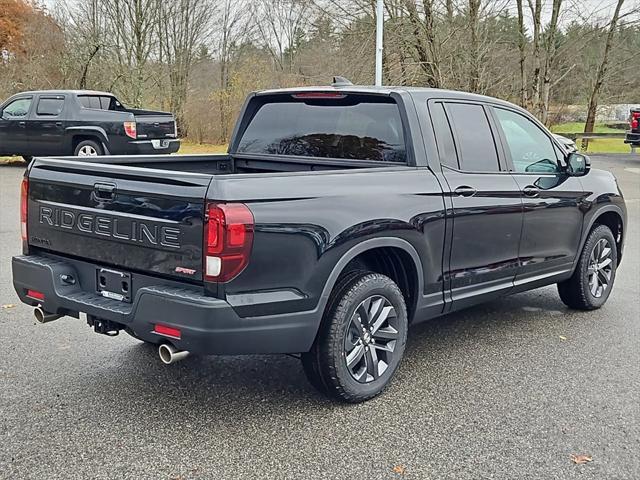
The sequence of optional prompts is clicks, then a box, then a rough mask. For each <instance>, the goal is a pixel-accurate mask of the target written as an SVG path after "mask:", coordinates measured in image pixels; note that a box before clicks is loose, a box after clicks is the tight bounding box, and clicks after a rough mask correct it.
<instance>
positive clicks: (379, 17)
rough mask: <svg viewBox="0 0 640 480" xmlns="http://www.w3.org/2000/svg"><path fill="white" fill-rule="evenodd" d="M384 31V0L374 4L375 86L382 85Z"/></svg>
mask: <svg viewBox="0 0 640 480" xmlns="http://www.w3.org/2000/svg"><path fill="white" fill-rule="evenodd" d="M383 31H384V0H378V4H377V5H376V86H377V87H381V86H382V40H383V37H384V35H383Z"/></svg>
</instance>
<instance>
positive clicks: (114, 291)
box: [96, 268, 132, 302]
mask: <svg viewBox="0 0 640 480" xmlns="http://www.w3.org/2000/svg"><path fill="white" fill-rule="evenodd" d="M96 286H97V291H98V294H99V295H102V296H103V297H106V298H110V299H112V300H119V301H121V302H131V290H132V288H131V274H130V273H125V272H120V271H118V270H111V269H108V268H98V269H97V270H96Z"/></svg>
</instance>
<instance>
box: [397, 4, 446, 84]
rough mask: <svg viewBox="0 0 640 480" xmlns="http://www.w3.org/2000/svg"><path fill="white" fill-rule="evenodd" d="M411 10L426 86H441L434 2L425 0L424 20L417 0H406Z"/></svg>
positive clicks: (415, 43)
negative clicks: (419, 11) (421, 17)
mask: <svg viewBox="0 0 640 480" xmlns="http://www.w3.org/2000/svg"><path fill="white" fill-rule="evenodd" d="M404 3H405V6H406V8H407V11H408V12H409V22H410V23H411V25H412V27H413V48H414V50H415V53H416V56H417V61H418V63H419V66H420V68H421V69H422V70H423V71H424V73H425V74H426V77H427V80H426V82H425V83H426V86H427V87H432V88H440V87H441V81H440V66H439V64H438V56H437V53H436V51H437V50H436V38H435V25H434V17H433V4H432V3H431V0H425V1H424V21H422V20H421V19H420V15H419V13H418V8H417V6H416V2H415V0H404Z"/></svg>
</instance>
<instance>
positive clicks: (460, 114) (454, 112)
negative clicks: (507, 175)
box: [447, 103, 500, 172]
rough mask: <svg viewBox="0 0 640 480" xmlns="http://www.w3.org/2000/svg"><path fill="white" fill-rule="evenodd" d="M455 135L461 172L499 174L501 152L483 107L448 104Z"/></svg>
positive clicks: (468, 104)
mask: <svg viewBox="0 0 640 480" xmlns="http://www.w3.org/2000/svg"><path fill="white" fill-rule="evenodd" d="M447 113H448V117H449V122H450V123H451V126H452V127H453V131H454V134H455V140H456V147H457V151H458V160H459V162H460V169H461V170H463V171H466V172H497V171H500V164H499V163H498V151H497V150H496V143H495V140H494V138H493V133H492V132H491V127H490V126H489V120H488V118H487V115H486V113H485V111H484V107H483V106H482V105H478V104H473V103H447Z"/></svg>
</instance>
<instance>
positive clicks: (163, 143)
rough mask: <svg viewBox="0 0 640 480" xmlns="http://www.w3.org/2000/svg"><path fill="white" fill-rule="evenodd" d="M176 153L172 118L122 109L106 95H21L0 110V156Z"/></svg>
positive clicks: (177, 145)
mask: <svg viewBox="0 0 640 480" xmlns="http://www.w3.org/2000/svg"><path fill="white" fill-rule="evenodd" d="M179 148H180V140H178V134H177V131H176V122H175V119H174V118H173V115H171V114H170V113H166V112H156V111H153V110H137V109H131V108H126V107H125V106H124V105H122V104H121V103H120V102H119V101H118V99H117V98H116V97H114V96H113V95H112V94H110V93H106V92H95V91H90V90H43V91H38V92H22V93H18V94H16V95H14V96H12V97H11V98H9V99H7V100H6V101H5V102H4V103H3V104H1V105H0V155H21V156H23V157H24V158H25V159H26V160H31V157H32V156H34V155H47V156H50V155H76V156H81V157H85V156H98V155H109V154H111V155H136V154H155V153H158V154H160V153H174V152H177V151H178V149H179Z"/></svg>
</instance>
